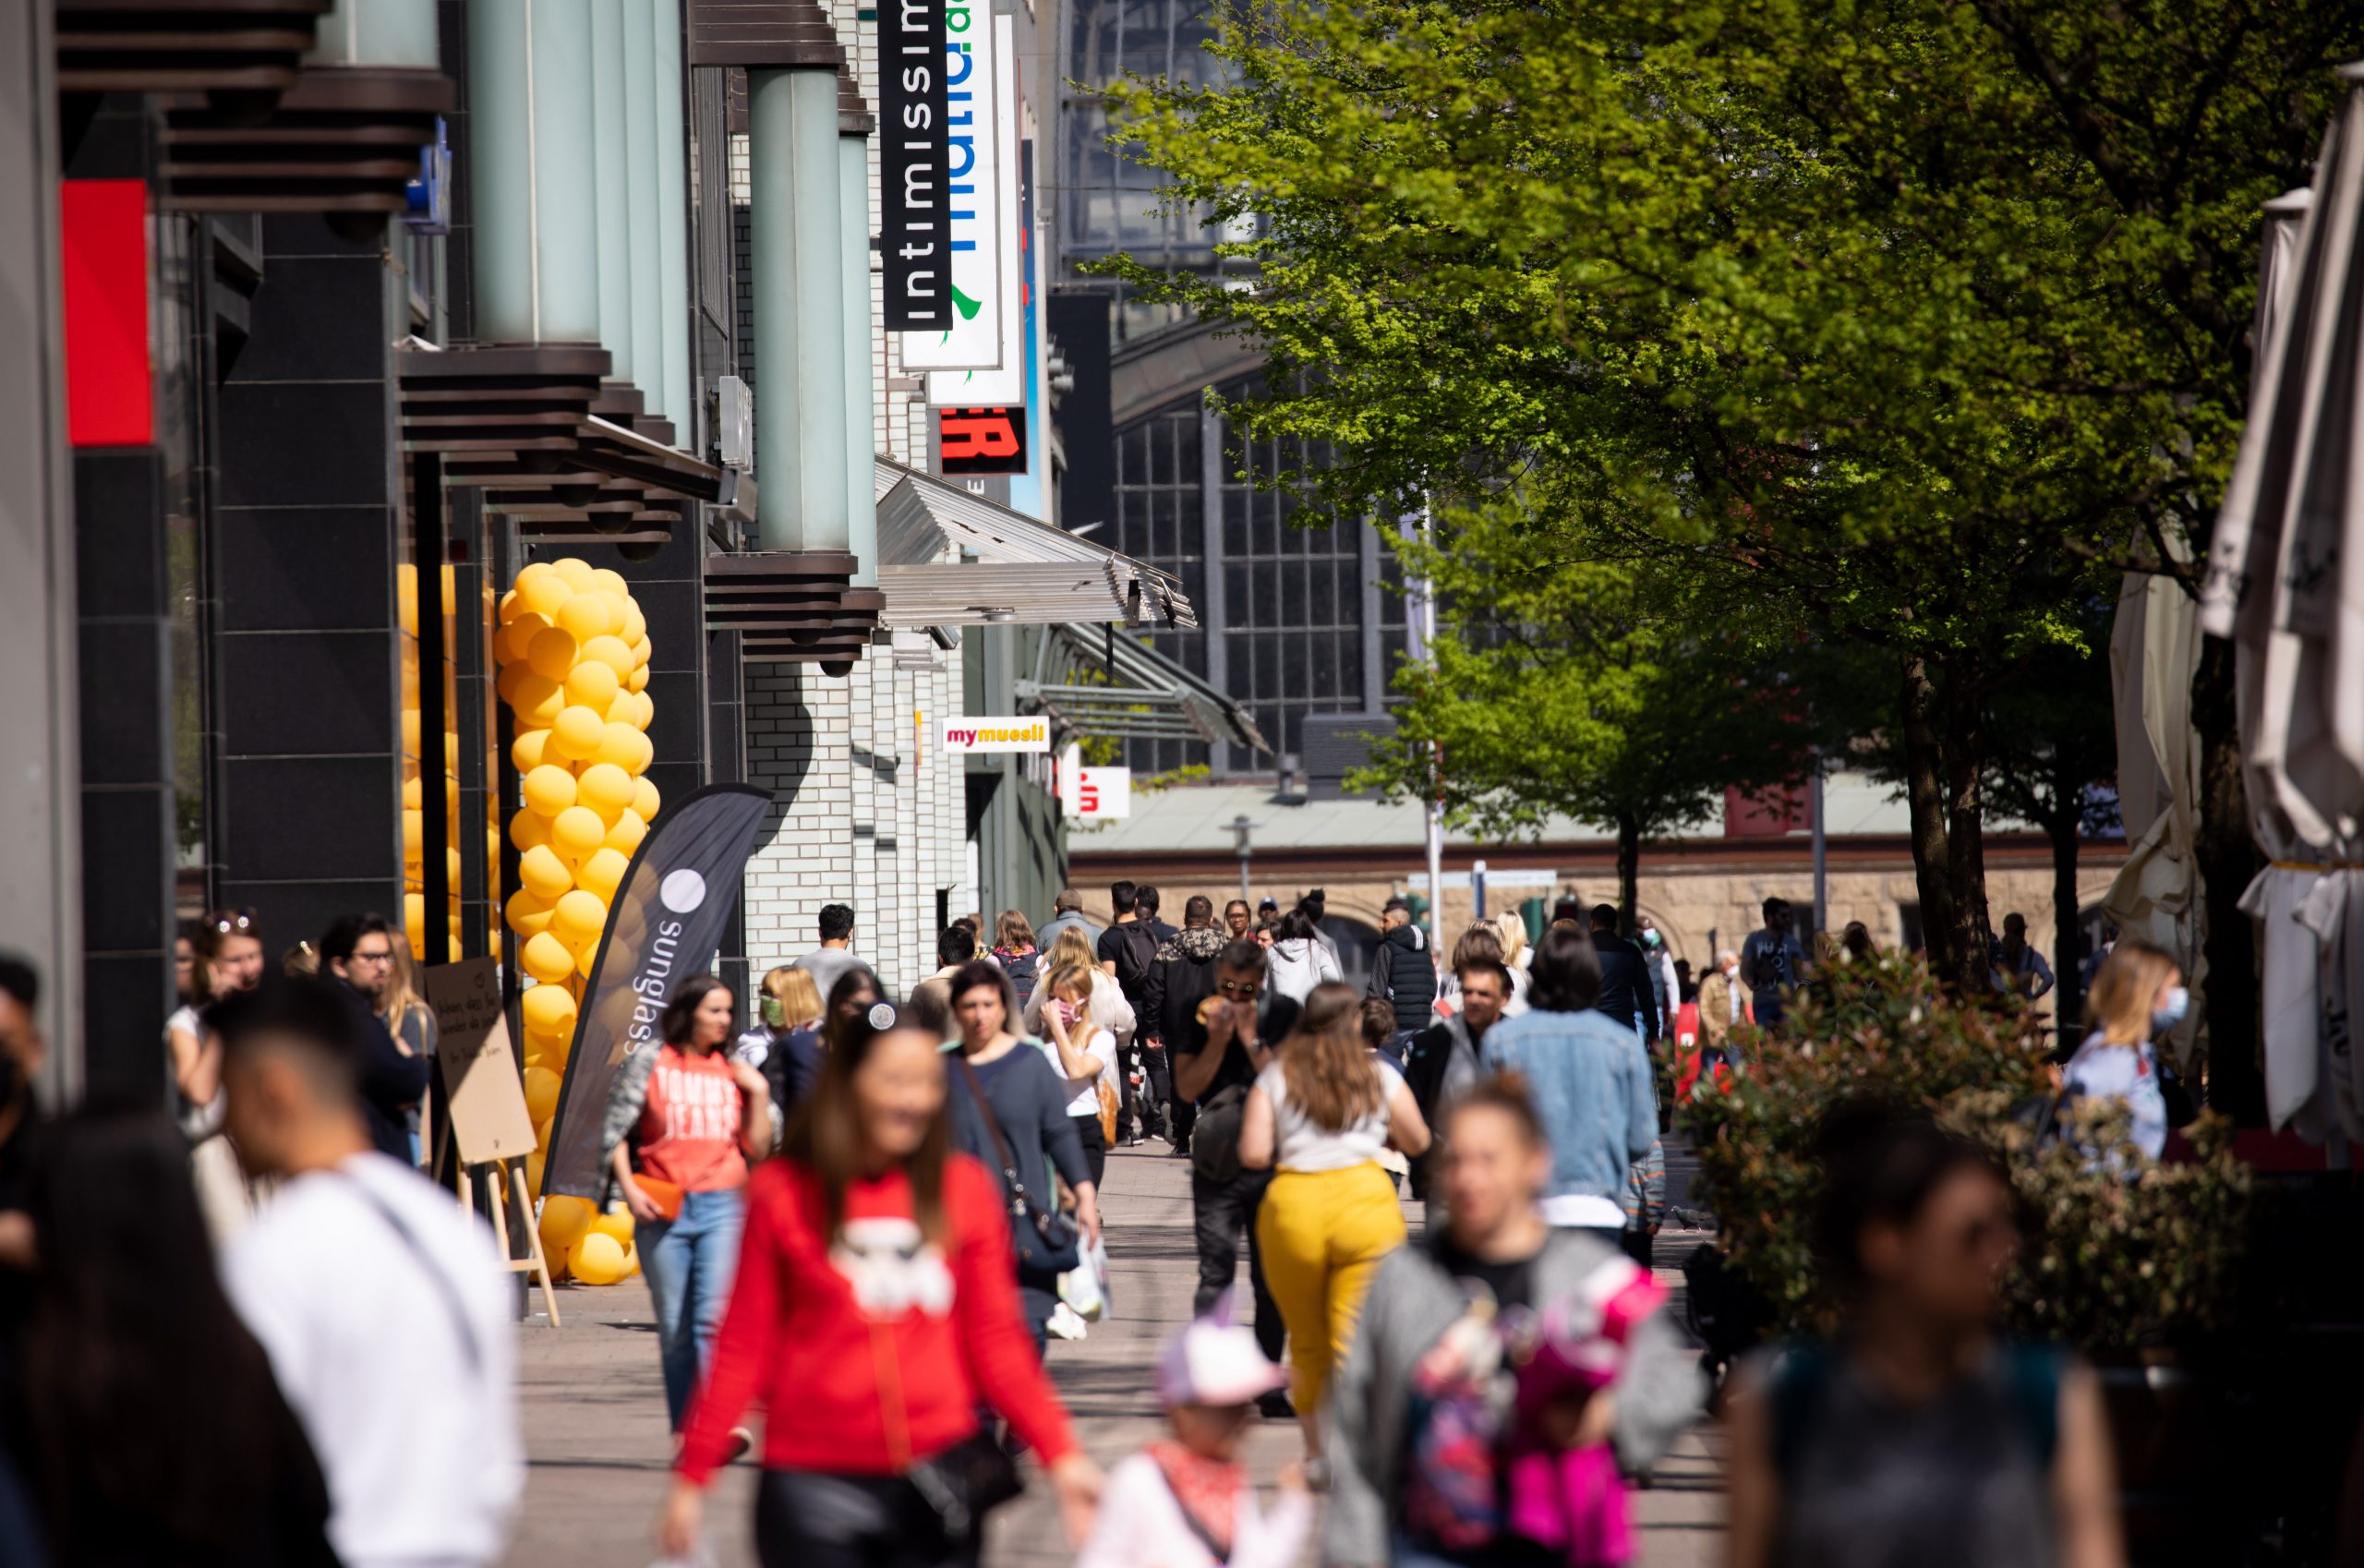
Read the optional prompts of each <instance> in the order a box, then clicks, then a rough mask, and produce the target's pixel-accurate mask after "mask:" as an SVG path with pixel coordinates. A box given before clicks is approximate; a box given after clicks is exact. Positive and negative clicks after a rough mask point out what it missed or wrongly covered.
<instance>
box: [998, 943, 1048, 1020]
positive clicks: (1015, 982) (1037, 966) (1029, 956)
mask: <svg viewBox="0 0 2364 1568" xmlns="http://www.w3.org/2000/svg"><path fill="white" fill-rule="evenodd" d="M994 958H995V960H996V961H997V962H999V963H1000V965H1001V971H1002V973H1004V974H1006V975H1007V976H1009V983H1010V985H1011V987H1012V988H1013V989H1014V990H1016V991H1017V993H1018V1005H1019V1007H1021V1008H1023V1007H1025V1006H1026V1004H1027V1003H1028V1002H1029V1001H1031V1000H1032V999H1033V995H1034V981H1035V978H1036V976H1037V974H1038V973H1039V972H1040V971H1041V969H1042V964H1043V955H1042V954H1041V953H1040V952H1026V953H1004V952H1001V951H999V950H996V951H995V953H994Z"/></svg>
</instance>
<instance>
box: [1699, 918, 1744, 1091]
mask: <svg viewBox="0 0 2364 1568" xmlns="http://www.w3.org/2000/svg"><path fill="white" fill-rule="evenodd" d="M1748 1021H1750V1020H1749V1014H1748V987H1747V986H1745V985H1743V984H1742V983H1740V955H1739V954H1738V953H1735V952H1733V951H1732V950H1731V948H1730V947H1727V948H1725V949H1724V950H1723V951H1722V952H1720V953H1718V954H1717V955H1716V967H1715V968H1714V969H1712V970H1710V971H1707V979H1705V980H1703V981H1701V982H1700V983H1699V1065H1700V1067H1701V1068H1702V1069H1703V1070H1704V1069H1706V1068H1707V1067H1711V1066H1713V1065H1714V1064H1715V1063H1718V1062H1721V1063H1723V1064H1724V1065H1726V1066H1727V1067H1730V1066H1732V1065H1734V1064H1736V1063H1737V1062H1738V1061H1739V1052H1738V1051H1736V1050H1735V1049H1734V1048H1733V1046H1732V1044H1731V1035H1732V1031H1733V1030H1735V1029H1737V1028H1739V1027H1740V1026H1741V1025H1742V1024H1744V1023H1747V1022H1748Z"/></svg>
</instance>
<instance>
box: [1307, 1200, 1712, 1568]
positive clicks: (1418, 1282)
mask: <svg viewBox="0 0 2364 1568" xmlns="http://www.w3.org/2000/svg"><path fill="white" fill-rule="evenodd" d="M1615 1256H1618V1254H1617V1253H1616V1252H1615V1251H1614V1250H1613V1249H1612V1248H1610V1246H1609V1245H1608V1244H1607V1243H1606V1242H1603V1241H1600V1240H1599V1239H1598V1238H1597V1237H1594V1236H1587V1235H1586V1234H1584V1233H1582V1232H1579V1231H1564V1230H1563V1231H1553V1232H1552V1233H1551V1236H1550V1239H1549V1240H1547V1241H1546V1242H1545V1243H1544V1244H1543V1250H1542V1252H1541V1253H1540V1254H1538V1256H1537V1258H1536V1261H1535V1270H1536V1273H1535V1291H1534V1296H1535V1299H1536V1300H1537V1301H1538V1302H1542V1301H1548V1300H1550V1299H1552V1298H1554V1297H1563V1296H1568V1295H1572V1294H1574V1291H1575V1290H1576V1288H1577V1286H1578V1285H1580V1284H1581V1283H1582V1282H1583V1280H1584V1278H1585V1276H1586V1275H1587V1274H1589V1273H1590V1272H1592V1271H1593V1270H1594V1269H1596V1268H1598V1267H1599V1266H1600V1265H1601V1264H1602V1263H1604V1262H1606V1261H1608V1260H1610V1258H1612V1257H1615ZM1468 1304H1469V1303H1468V1298H1467V1297H1465V1295H1463V1294H1462V1290H1461V1287H1460V1286H1459V1285H1456V1284H1454V1282H1453V1276H1452V1275H1451V1274H1448V1273H1447V1272H1445V1271H1444V1269H1443V1268H1442V1266H1441V1265H1440V1264H1439V1263H1438V1262H1437V1260H1436V1258H1435V1256H1434V1254H1433V1253H1432V1252H1431V1251H1430V1250H1429V1248H1428V1247H1426V1246H1423V1245H1420V1244H1418V1243H1414V1244H1411V1245H1408V1246H1404V1247H1399V1248H1396V1249H1395V1250H1394V1251H1393V1252H1392V1253H1390V1254H1388V1256H1387V1258H1386V1260H1384V1261H1382V1262H1381V1264H1380V1266H1379V1272H1378V1273H1377V1274H1376V1275H1375V1276H1374V1277H1373V1278H1372V1280H1371V1285H1370V1294H1369V1295H1368V1296H1367V1297H1364V1298H1363V1317H1362V1322H1361V1323H1360V1324H1359V1325H1358V1326H1357V1328H1356V1330H1355V1338H1354V1344H1353V1346H1352V1347H1351V1348H1350V1349H1349V1350H1348V1351H1347V1352H1346V1358H1345V1362H1344V1363H1342V1364H1341V1365H1340V1367H1339V1369H1338V1370H1337V1372H1336V1373H1335V1374H1334V1376H1333V1380H1332V1381H1331V1385H1330V1407H1329V1409H1328V1410H1327V1411H1326V1412H1325V1413H1324V1423H1323V1425H1324V1430H1325V1432H1326V1434H1327V1435H1326V1437H1325V1439H1324V1447H1325V1448H1326V1449H1327V1450H1328V1452H1329V1454H1330V1467H1331V1468H1330V1474H1331V1481H1330V1511H1329V1516H1328V1518H1327V1519H1326V1520H1325V1521H1324V1523H1323V1526H1322V1539H1321V1561H1322V1562H1325V1563H1330V1564H1333V1568H1381V1565H1383V1564H1384V1563H1386V1562H1388V1561H1389V1560H1390V1556H1391V1553H1390V1551H1389V1546H1390V1542H1391V1541H1392V1539H1393V1536H1394V1534H1395V1526H1396V1521H1395V1504H1396V1502H1397V1500H1398V1499H1399V1498H1400V1497H1401V1495H1402V1490H1403V1476H1402V1474H1401V1469H1402V1465H1403V1460H1404V1447H1405V1440H1406V1438H1407V1437H1408V1436H1409V1433H1408V1431H1407V1414H1406V1408H1405V1406H1406V1405H1407V1403H1408V1396H1409V1395H1410V1393H1411V1388H1412V1372H1413V1369H1414V1368H1415V1367H1416V1366H1417V1364H1418V1362H1419V1359H1420V1357H1422V1356H1424V1355H1426V1354H1427V1353H1428V1351H1429V1347H1430V1346H1431V1345H1435V1344H1436V1342H1437V1341H1438V1340H1439V1339H1440V1338H1441V1337H1442V1336H1443V1334H1444V1332H1445V1330H1447V1329H1449V1328H1451V1327H1452V1326H1453V1323H1454V1321H1457V1320H1458V1319H1459V1318H1460V1317H1461V1315H1462V1313H1463V1312H1464V1311H1465V1309H1467V1307H1468ZM1612 1386H1613V1389H1614V1392H1615V1394H1616V1398H1617V1425H1616V1429H1615V1432H1614V1435H1613V1439H1612V1441H1614V1442H1615V1444H1616V1447H1617V1457H1618V1459H1619V1460H1620V1461H1621V1462H1622V1463H1623V1465H1625V1467H1626V1468H1627V1469H1640V1468H1641V1467H1643V1466H1644V1465H1648V1464H1650V1463H1651V1462H1652V1461H1654V1460H1656V1459H1657V1458H1658V1456H1659V1455H1660V1454H1662V1453H1665V1452H1666V1451H1667V1450H1668V1448H1670V1447H1671V1446H1672V1445H1673V1442H1674V1440H1675V1439H1676V1438H1677V1437H1680V1436H1681V1435H1682V1433H1683V1429H1684V1428H1686V1427H1688V1426H1689V1425H1691V1423H1692V1422H1693V1421H1695V1420H1696V1419H1697V1418H1698V1416H1699V1412H1700V1408H1701V1405H1702V1402H1703V1401H1704V1399H1705V1397H1706V1394H1707V1387H1706V1383H1705V1380H1704V1379H1703V1378H1702V1377H1701V1376H1700V1372H1699V1368H1698V1364H1697V1360H1696V1358H1695V1356H1694V1355H1693V1354H1692V1352H1691V1351H1690V1350H1689V1349H1688V1348H1687V1347H1686V1346H1685V1345H1684V1344H1683V1336H1682V1335H1681V1334H1680V1333H1677V1332H1676V1330H1675V1327H1674V1324H1673V1323H1672V1322H1670V1321H1668V1319H1667V1315H1666V1313H1665V1312H1663V1311H1658V1312H1654V1313H1652V1314H1651V1315H1650V1317H1649V1319H1648V1320H1647V1321H1646V1322H1644V1323H1643V1325H1642V1328H1641V1331H1640V1332H1639V1333H1638V1334H1637V1335H1636V1336H1635V1338H1634V1343H1633V1345H1632V1346H1631V1348H1630V1350H1629V1352H1628V1356H1627V1360H1626V1363H1625V1370H1624V1372H1623V1373H1622V1375H1621V1376H1620V1377H1619V1378H1618V1380H1617V1381H1616V1383H1615V1384H1614V1385H1612Z"/></svg>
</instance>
